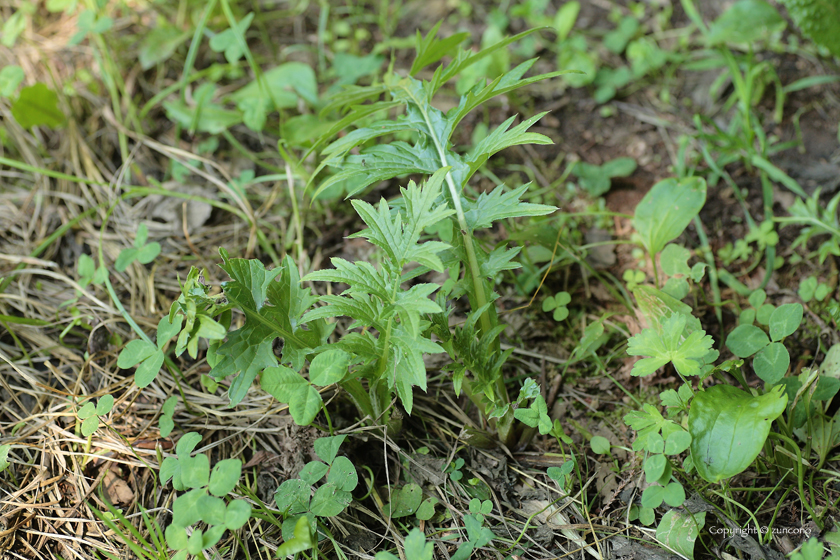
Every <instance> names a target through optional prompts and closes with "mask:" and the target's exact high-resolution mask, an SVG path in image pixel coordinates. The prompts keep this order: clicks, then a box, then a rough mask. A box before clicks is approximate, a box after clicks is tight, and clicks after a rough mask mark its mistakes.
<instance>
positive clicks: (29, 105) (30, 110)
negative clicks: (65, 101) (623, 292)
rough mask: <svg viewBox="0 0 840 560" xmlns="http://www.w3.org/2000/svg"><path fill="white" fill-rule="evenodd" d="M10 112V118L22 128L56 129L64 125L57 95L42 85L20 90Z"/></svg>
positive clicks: (38, 84)
mask: <svg viewBox="0 0 840 560" xmlns="http://www.w3.org/2000/svg"><path fill="white" fill-rule="evenodd" d="M11 110H12V116H13V117H14V118H15V120H16V121H17V122H18V124H20V126H22V127H23V128H27V129H29V128H32V127H33V126H39V125H46V126H49V127H50V128H56V127H59V126H61V125H62V124H64V113H62V112H61V109H59V107H58V95H57V94H56V93H55V92H54V91H53V90H51V89H50V88H48V87H47V86H46V85H44V84H42V83H37V84H35V85H33V86H29V87H25V88H23V89H22V90H20V95H19V96H18V98H17V99H16V100H15V101H14V102H13V103H12V107H11Z"/></svg>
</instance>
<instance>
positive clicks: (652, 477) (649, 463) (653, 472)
mask: <svg viewBox="0 0 840 560" xmlns="http://www.w3.org/2000/svg"><path fill="white" fill-rule="evenodd" d="M667 466H668V459H666V458H665V455H662V454H660V453H657V454H654V455H651V456H650V457H648V458H647V460H645V466H644V469H645V480H647V482H648V483H654V482H656V481H657V480H659V479H660V478H662V474H663V473H664V472H665V467H667Z"/></svg>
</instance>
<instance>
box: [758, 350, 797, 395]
mask: <svg viewBox="0 0 840 560" xmlns="http://www.w3.org/2000/svg"><path fill="white" fill-rule="evenodd" d="M789 366H790V354H789V353H788V351H787V348H785V347H784V345H782V344H780V343H778V342H771V343H770V344H768V345H767V346H765V347H764V348H762V349H761V351H760V352H759V353H758V354H756V355H755V358H753V368H755V373H756V375H758V376H759V377H760V378H761V380H762V381H764V382H765V383H767V384H769V385H773V384H775V383H778V382H779V380H780V379H781V378H783V377H784V376H785V373H787V370H788V367H789Z"/></svg>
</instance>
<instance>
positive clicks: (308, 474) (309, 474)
mask: <svg viewBox="0 0 840 560" xmlns="http://www.w3.org/2000/svg"><path fill="white" fill-rule="evenodd" d="M329 470H330V467H329V465H326V464H324V463H322V462H321V461H309V462H308V463H306V464H305V465H304V466H303V468H302V469H301V470H300V472H299V473H298V478H300V479H301V480H302V481H304V482H305V483H307V484H309V485H314V484H315V483H316V482H318V481H319V480H321V479H322V478H324V475H326V474H327V472H328V471H329Z"/></svg>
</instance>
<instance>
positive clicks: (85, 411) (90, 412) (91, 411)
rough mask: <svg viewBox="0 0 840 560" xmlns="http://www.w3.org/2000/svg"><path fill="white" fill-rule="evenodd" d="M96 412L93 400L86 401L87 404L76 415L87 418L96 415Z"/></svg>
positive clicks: (83, 418)
mask: <svg viewBox="0 0 840 560" xmlns="http://www.w3.org/2000/svg"><path fill="white" fill-rule="evenodd" d="M95 414H96V405H95V404H94V402H93V401H88V402H86V403H85V405H84V406H83V407H82V408H80V409H79V411H78V412H77V413H76V416H78V417H79V418H81V419H82V420H86V419H88V418H90V417H91V416H94V415H95Z"/></svg>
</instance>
